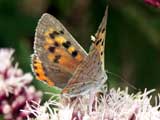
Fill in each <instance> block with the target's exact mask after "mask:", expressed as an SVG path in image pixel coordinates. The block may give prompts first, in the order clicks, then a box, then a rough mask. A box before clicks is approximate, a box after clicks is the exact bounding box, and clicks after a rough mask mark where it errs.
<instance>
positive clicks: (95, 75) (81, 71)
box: [62, 7, 108, 97]
mask: <svg viewBox="0 0 160 120" xmlns="http://www.w3.org/2000/svg"><path fill="white" fill-rule="evenodd" d="M107 13H108V7H107V8H106V11H105V15H104V17H103V19H102V22H101V24H100V26H99V29H98V31H97V33H96V34H95V41H94V42H93V44H92V46H91V49H90V52H89V55H88V56H87V57H86V58H85V59H84V61H83V62H82V63H81V64H80V65H79V66H78V68H77V70H76V71H75V73H74V74H73V76H72V78H71V79H70V80H69V82H68V84H67V86H66V87H65V88H64V89H63V91H62V94H63V95H69V96H71V97H74V96H77V95H79V94H81V95H82V94H84V93H86V92H88V91H92V90H93V91H94V90H96V89H99V87H101V86H102V85H103V84H104V82H105V81H106V80H107V75H106V73H105V70H104V46H105V34H106V23H107Z"/></svg>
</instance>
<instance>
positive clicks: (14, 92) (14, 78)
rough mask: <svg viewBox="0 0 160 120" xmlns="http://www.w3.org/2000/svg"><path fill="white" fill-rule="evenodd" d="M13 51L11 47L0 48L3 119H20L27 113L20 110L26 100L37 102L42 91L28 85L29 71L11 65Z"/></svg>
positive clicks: (0, 111)
mask: <svg viewBox="0 0 160 120" xmlns="http://www.w3.org/2000/svg"><path fill="white" fill-rule="evenodd" d="M13 53H14V50H13V49H0V114H1V115H3V118H4V119H5V120H22V119H25V118H26V116H27V115H28V114H24V113H23V112H22V111H20V110H21V109H26V101H28V102H31V101H36V102H38V101H39V100H40V98H41V96H42V93H41V92H40V91H36V89H35V88H34V87H33V86H29V84H30V83H31V81H32V79H33V77H32V75H31V74H30V73H25V74H24V73H23V71H22V70H21V69H19V68H18V64H16V65H15V66H13V65H12V61H13V58H12V55H13Z"/></svg>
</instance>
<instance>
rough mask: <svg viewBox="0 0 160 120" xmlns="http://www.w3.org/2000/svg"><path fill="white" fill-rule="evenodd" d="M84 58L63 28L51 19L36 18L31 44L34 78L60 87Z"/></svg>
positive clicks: (80, 49) (46, 15)
mask: <svg viewBox="0 0 160 120" xmlns="http://www.w3.org/2000/svg"><path fill="white" fill-rule="evenodd" d="M86 56H87V53H86V52H85V50H84V49H83V48H82V47H81V46H80V45H79V44H78V43H77V42H76V40H75V39H74V38H73V37H72V35H71V34H70V33H69V32H68V31H67V30H66V28H65V27H64V26H63V25H62V24H61V23H60V22H59V21H58V20H57V19H56V18H55V17H53V16H51V15H49V14H47V13H45V14H43V15H42V17H41V18H40V20H39V22H38V25H37V28H36V33H35V41H34V54H33V56H32V66H33V67H32V68H33V71H34V72H35V74H36V76H37V79H39V80H41V81H45V82H46V83H48V84H49V85H51V86H52V85H56V86H57V87H61V88H63V87H64V86H65V85H66V84H67V82H68V80H69V78H70V77H71V76H72V74H73V72H74V71H75V69H76V68H77V66H78V65H79V64H80V63H81V62H82V60H83V59H84V58H85V57H86Z"/></svg>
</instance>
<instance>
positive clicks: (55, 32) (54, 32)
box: [49, 31, 59, 39]
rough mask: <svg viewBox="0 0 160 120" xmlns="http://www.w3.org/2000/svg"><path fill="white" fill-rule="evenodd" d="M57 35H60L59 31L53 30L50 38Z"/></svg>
mask: <svg viewBox="0 0 160 120" xmlns="http://www.w3.org/2000/svg"><path fill="white" fill-rule="evenodd" d="M56 35H59V33H58V32H57V31H53V32H52V33H50V34H49V36H50V38H52V39H54V38H55V36H56Z"/></svg>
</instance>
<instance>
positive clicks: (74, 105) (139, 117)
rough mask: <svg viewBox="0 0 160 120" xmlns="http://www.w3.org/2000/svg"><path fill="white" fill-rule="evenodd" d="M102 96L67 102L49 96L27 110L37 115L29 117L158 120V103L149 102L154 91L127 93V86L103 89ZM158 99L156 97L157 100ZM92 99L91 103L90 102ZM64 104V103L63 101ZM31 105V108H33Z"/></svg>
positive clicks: (159, 116)
mask: <svg viewBox="0 0 160 120" xmlns="http://www.w3.org/2000/svg"><path fill="white" fill-rule="evenodd" d="M103 91H104V93H103V96H101V97H98V96H97V95H95V96H94V97H92V98H94V100H91V97H90V96H89V95H84V96H82V97H81V98H76V100H74V102H73V100H71V101H72V102H71V101H70V102H68V103H67V104H64V102H58V101H56V100H53V99H50V100H49V101H48V102H45V103H44V104H43V105H39V104H37V105H36V106H38V107H33V106H29V109H28V110H29V111H26V112H30V113H32V114H33V115H34V116H35V117H36V118H34V119H33V118H28V120H30V119H32V120H160V111H159V108H160V103H158V102H157V103H156V104H155V105H154V106H152V105H151V103H150V102H151V96H149V95H150V94H151V93H152V92H153V91H154V90H150V91H146V90H145V91H144V92H143V93H141V92H139V93H137V94H131V95H129V93H128V89H127V88H126V89H125V90H120V89H118V90H115V89H113V88H112V89H111V90H110V91H109V92H106V90H103ZM158 100H159V97H158V98H157V99H156V101H158ZM91 101H92V103H90V102H91ZM65 103H66V102H65ZM33 108H34V109H33Z"/></svg>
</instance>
